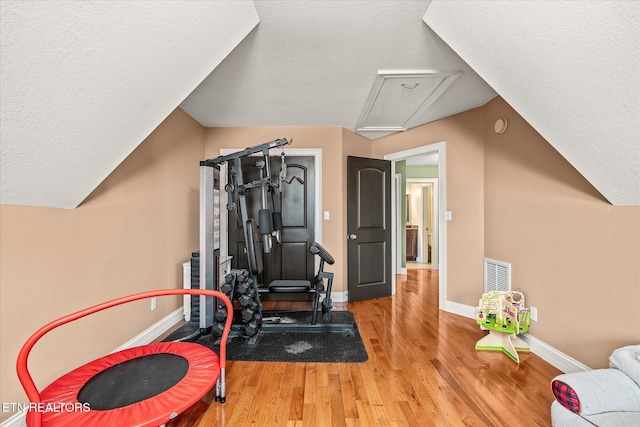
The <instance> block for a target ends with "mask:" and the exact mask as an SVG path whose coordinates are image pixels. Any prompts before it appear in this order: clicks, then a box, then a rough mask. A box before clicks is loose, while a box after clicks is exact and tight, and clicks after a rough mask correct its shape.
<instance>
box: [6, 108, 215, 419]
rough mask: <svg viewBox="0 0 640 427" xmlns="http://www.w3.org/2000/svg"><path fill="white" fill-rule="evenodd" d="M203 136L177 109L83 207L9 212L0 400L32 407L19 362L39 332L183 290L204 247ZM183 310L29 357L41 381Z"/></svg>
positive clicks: (121, 315)
mask: <svg viewBox="0 0 640 427" xmlns="http://www.w3.org/2000/svg"><path fill="white" fill-rule="evenodd" d="M203 139H204V128H203V127H202V126H200V125H199V124H198V123H197V122H196V121H194V120H193V119H192V118H191V117H189V116H188V115H187V114H186V113H185V112H184V111H182V110H180V109H178V110H176V111H175V112H174V113H172V114H171V115H170V116H169V117H168V118H167V119H166V120H165V121H164V122H163V123H162V124H161V125H160V126H159V127H158V128H157V129H156V130H155V131H154V132H153V133H152V134H151V135H150V136H149V137H148V138H147V139H146V140H145V141H144V142H143V143H142V144H141V145H140V146H139V147H138V148H137V149H136V150H135V151H134V152H133V153H132V154H131V155H130V156H129V157H128V158H127V159H126V160H125V161H124V162H123V163H122V164H121V165H120V166H119V167H118V168H117V169H116V170H115V171H114V172H113V173H112V174H111V175H110V176H109V177H108V178H107V179H106V180H105V181H104V182H103V183H102V184H101V185H100V186H99V187H98V188H97V189H96V190H95V191H94V192H93V193H92V194H91V195H90V196H89V197H88V198H87V200H86V201H84V202H83V203H82V204H81V205H80V206H79V207H78V208H77V209H73V210H63V209H47V208H36V207H24V206H9V205H2V206H0V235H1V236H2V239H1V243H0V265H1V266H2V268H1V269H0V292H1V298H0V354H1V359H0V378H2V385H1V388H0V401H2V402H25V401H26V397H25V395H24V392H23V391H22V388H21V386H20V385H19V382H18V380H17V376H16V374H15V362H16V358H17V354H18V351H19V349H20V347H21V346H22V344H23V343H24V341H25V340H26V339H27V338H28V337H29V336H30V335H31V334H32V333H33V332H35V330H36V329H38V328H39V327H40V326H42V325H44V324H45V323H47V322H49V321H51V320H53V319H55V318H57V317H59V316H61V315H64V314H68V313H70V312H73V311H76V310H79V309H81V308H84V307H87V306H90V305H93V304H96V303H99V302H103V301H106V300H109V299H112V298H115V297H119V296H124V295H127V294H131V293H135V292H140V291H146V290H151V289H160V288H176V287H181V286H182V273H181V272H182V263H183V262H184V261H186V260H187V259H188V258H189V256H190V254H191V252H192V251H193V250H196V249H197V248H198V191H199V189H198V187H199V172H198V162H199V161H200V160H201V159H202V156H203V150H204V148H203ZM43 167H46V165H43ZM180 305H181V299H180V298H179V297H165V298H161V299H159V300H158V309H157V310H156V311H154V312H151V310H150V302H149V301H148V300H144V301H140V302H135V303H131V304H128V305H126V306H121V307H117V308H114V309H111V310H108V311H106V312H103V313H99V314H96V315H94V316H92V317H89V318H85V319H83V320H80V321H78V322H75V323H73V324H70V325H67V326H63V327H62V328H61V329H58V330H56V331H53V332H52V333H51V334H49V335H47V336H45V337H44V338H43V340H42V341H40V342H39V343H38V344H37V345H36V347H35V348H34V351H33V352H32V357H31V358H30V360H31V363H30V366H31V368H32V374H33V377H34V380H35V382H36V385H37V386H39V387H40V388H42V387H44V386H46V385H47V384H49V383H50V382H51V381H53V380H54V379H55V378H57V377H58V376H60V375H62V374H63V373H65V372H67V371H69V370H71V369H72V368H75V367H77V366H80V365H81V364H82V363H85V362H88V361H89V360H91V359H93V358H95V357H99V356H102V355H104V354H107V353H109V352H111V351H113V350H114V349H116V348H117V347H119V346H120V345H122V344H124V343H125V342H127V341H128V340H130V339H131V338H133V337H134V336H136V335H137V334H139V333H140V332H142V331H144V330H145V329H146V328H148V327H149V326H151V325H152V324H154V323H156V322H157V321H159V320H160V319H162V318H163V317H165V316H166V315H168V314H169V313H171V312H172V311H174V310H175V309H176V308H178V307H179V306H180ZM10 415H11V414H8V413H2V414H1V417H2V420H4V419H6V418H8V417H9V416H10Z"/></svg>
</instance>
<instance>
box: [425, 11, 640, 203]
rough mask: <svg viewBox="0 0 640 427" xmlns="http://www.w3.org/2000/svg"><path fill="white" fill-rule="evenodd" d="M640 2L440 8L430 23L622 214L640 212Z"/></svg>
mask: <svg viewBox="0 0 640 427" xmlns="http://www.w3.org/2000/svg"><path fill="white" fill-rule="evenodd" d="M639 12H640V3H639V2H635V1H633V2H632V1H588V2H584V1H583V2H557V1H555V2H540V1H537V2H512V1H488V2H473V1H434V2H433V3H432V4H431V5H430V7H429V9H428V11H427V13H426V15H425V16H424V21H425V22H426V23H427V24H428V25H429V27H431V28H432V29H433V30H434V31H435V32H436V33H437V34H438V35H439V36H440V37H442V39H443V40H445V41H446V42H447V43H448V44H449V45H450V46H451V47H452V48H453V49H454V50H455V51H456V53H457V54H458V55H460V56H461V57H462V58H463V59H464V60H465V61H466V62H467V63H468V64H469V65H471V66H472V67H473V69H474V70H476V72H477V73H478V74H480V75H481V76H482V77H483V78H484V80H485V81H487V82H488V83H489V84H490V85H491V86H492V87H493V88H494V89H495V90H496V92H498V93H499V94H500V95H501V96H502V97H503V98H504V99H505V100H506V101H507V102H508V103H509V104H510V105H511V106H512V107H513V108H514V109H515V110H516V111H518V113H519V114H520V115H521V116H522V117H524V118H525V119H526V120H527V121H528V122H529V123H530V124H531V125H532V126H533V127H534V128H535V129H536V130H537V131H538V132H539V133H540V134H541V135H542V136H543V137H544V138H545V139H546V140H547V141H549V143H550V144H551V145H553V146H554V147H555V148H556V150H558V152H560V154H562V155H563V156H564V157H565V158H566V159H567V160H568V161H569V162H570V163H571V164H572V165H573V166H574V167H575V168H576V169H577V170H578V171H579V172H580V173H581V174H582V175H583V176H584V177H585V178H586V179H587V180H588V181H589V182H590V183H591V184H592V185H593V186H594V187H595V188H597V189H598V191H600V193H601V194H602V195H603V196H604V197H605V198H606V199H607V200H609V202H611V203H612V204H614V205H636V206H637V205H640V13H639Z"/></svg>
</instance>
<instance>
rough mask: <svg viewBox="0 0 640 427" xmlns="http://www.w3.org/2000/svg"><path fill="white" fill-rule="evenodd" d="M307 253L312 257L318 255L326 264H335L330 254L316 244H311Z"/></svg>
mask: <svg viewBox="0 0 640 427" xmlns="http://www.w3.org/2000/svg"><path fill="white" fill-rule="evenodd" d="M309 252H311V253H312V254H314V255H318V256H319V257H320V258H322V259H323V260H324V262H326V263H327V264H333V263H334V262H335V260H334V259H333V257H332V256H331V254H330V253H329V252H327V250H326V249H325V248H323V247H322V246H321V245H320V243H318V242H313V243H312V244H311V246H309Z"/></svg>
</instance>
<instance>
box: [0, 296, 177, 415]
mask: <svg viewBox="0 0 640 427" xmlns="http://www.w3.org/2000/svg"><path fill="white" fill-rule="evenodd" d="M182 320H184V317H183V311H182V307H180V308H179V309H177V310H175V311H174V312H172V313H170V314H168V315H167V316H165V317H164V318H162V319H161V320H159V321H158V322H156V323H154V324H153V325H151V326H150V327H149V328H147V329H146V330H144V331H143V332H141V333H139V334H138V335H136V336H135V337H133V338H132V339H130V340H129V341H127V342H126V343H124V344H122V345H121V346H120V347H118V348H116V349H115V350H113V351H112V353H115V352H116V351H120V350H124V349H127V348H131V347H135V346H138V345H145V344H149V343H151V342H153V340H155V339H156V338H158V337H159V336H160V335H162V334H164V333H165V332H167V330H168V329H169V328H171V327H172V326H174V325H175V324H176V323H178V322H180V321H182ZM25 417H26V412H24V411H22V412H18V413H16V414H14V415H12V416H11V417H9V418H7V419H6V420H5V421H4V422H2V423H0V427H26V425H27V423H26V420H25Z"/></svg>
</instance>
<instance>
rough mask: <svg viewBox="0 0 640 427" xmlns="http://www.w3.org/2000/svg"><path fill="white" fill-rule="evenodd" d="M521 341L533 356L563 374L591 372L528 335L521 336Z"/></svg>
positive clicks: (572, 359)
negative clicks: (526, 345)
mask: <svg viewBox="0 0 640 427" xmlns="http://www.w3.org/2000/svg"><path fill="white" fill-rule="evenodd" d="M522 339H523V340H524V341H525V342H526V343H527V344H529V347H531V352H532V353H533V354H535V355H537V356H539V357H540V358H541V359H542V360H544V361H546V362H548V363H550V364H551V365H553V366H555V367H556V368H558V369H560V370H561V371H562V372H564V373H565V374H568V373H571V372H582V371H589V370H591V368H590V367H588V366H587V365H585V364H583V363H581V362H579V361H577V360H576V359H574V358H573V357H570V356H567V355H566V354H564V353H562V352H561V351H559V350H557V349H555V348H553V347H551V346H550V345H549V344H545V343H544V342H542V341H540V340H539V339H538V338H536V337H534V336H533V335H531V334H529V333H526V334H522Z"/></svg>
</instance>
